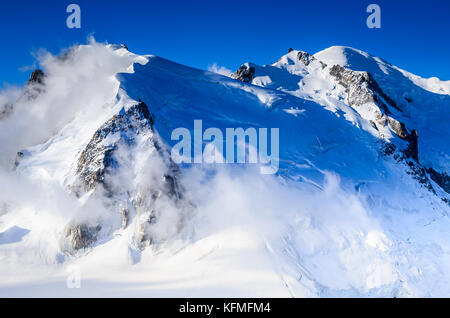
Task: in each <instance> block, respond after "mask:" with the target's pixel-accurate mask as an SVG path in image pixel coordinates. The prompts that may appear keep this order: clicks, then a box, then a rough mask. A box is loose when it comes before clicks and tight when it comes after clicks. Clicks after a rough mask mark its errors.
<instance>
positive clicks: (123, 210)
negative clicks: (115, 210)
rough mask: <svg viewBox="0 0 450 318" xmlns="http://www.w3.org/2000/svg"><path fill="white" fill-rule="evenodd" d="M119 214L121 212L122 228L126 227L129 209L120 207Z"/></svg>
mask: <svg viewBox="0 0 450 318" xmlns="http://www.w3.org/2000/svg"><path fill="white" fill-rule="evenodd" d="M120 214H122V228H123V229H124V228H126V227H127V226H128V222H129V220H130V211H129V210H128V209H127V208H121V209H120Z"/></svg>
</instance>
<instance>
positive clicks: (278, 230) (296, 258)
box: [0, 40, 450, 297]
mask: <svg viewBox="0 0 450 318" xmlns="http://www.w3.org/2000/svg"><path fill="white" fill-rule="evenodd" d="M38 62H39V65H40V67H41V69H40V70H35V71H34V72H33V73H32V75H31V78H30V80H29V82H28V83H27V84H26V85H25V87H24V88H23V89H18V88H7V89H4V90H3V91H2V92H1V93H0V147H1V149H2V152H1V154H0V186H1V189H2V191H0V295H1V296H52V295H53V296H75V297H76V296H84V297H86V296H95V295H98V294H99V293H101V294H102V295H104V296H118V295H120V296H185V297H195V296H226V297H230V296H236V297H244V296H287V297H292V296H293V297H316V296H320V297H343V296H383V297H409V296H449V295H450V241H449V240H448V238H449V237H450V219H449V213H450V177H449V176H450V166H449V165H448V162H449V160H448V159H449V154H450V144H449V142H448V138H446V136H447V135H448V133H449V123H450V121H449V118H448V114H449V112H448V109H447V108H448V105H449V104H450V96H449V94H448V90H447V88H448V87H447V86H448V84H447V83H445V82H441V81H439V80H438V79H429V80H426V79H422V78H419V77H418V76H416V75H413V74H410V73H408V72H406V71H403V70H400V69H398V68H397V67H395V66H392V65H390V64H389V63H387V62H385V61H383V60H381V59H379V58H376V57H373V56H371V55H369V54H368V53H365V52H362V51H359V50H355V49H352V48H346V47H332V48H329V49H327V50H324V51H322V52H319V53H317V54H314V55H311V54H309V53H306V52H302V51H296V50H290V51H289V52H288V53H287V54H286V55H284V56H283V57H281V58H280V59H279V60H278V61H277V62H276V63H274V64H272V65H264V66H259V65H256V64H253V63H245V64H243V65H242V66H241V67H239V69H238V70H237V71H236V72H235V73H233V74H230V73H229V72H228V71H227V70H225V69H224V68H221V67H218V66H217V65H215V64H214V65H213V66H211V67H210V68H209V71H210V72H206V71H202V70H197V69H193V68H189V67H187V66H183V65H180V64H177V63H174V62H171V61H168V60H165V59H163V58H160V57H156V56H153V55H146V56H140V55H136V54H133V53H131V52H130V51H128V49H127V47H126V46H125V45H109V44H102V43H96V42H95V41H94V40H91V41H90V43H89V44H88V45H78V46H74V47H72V48H70V49H68V50H66V51H65V53H63V54H61V55H58V56H53V55H51V54H49V53H42V54H40V55H39V58H38ZM221 74H223V75H226V76H223V75H221ZM195 120H202V122H203V124H204V128H205V129H206V128H216V130H218V131H223V132H225V131H227V129H228V128H238V127H242V128H248V127H257V128H267V129H270V128H278V129H279V138H280V140H279V157H280V158H279V159H280V165H279V170H278V172H277V174H275V175H263V174H260V169H259V168H260V167H259V165H258V164H219V163H216V164H208V163H192V164H176V163H175V162H174V161H173V160H172V158H171V156H170V153H171V147H172V146H173V145H174V144H175V143H176V141H174V140H172V138H171V137H172V132H173V131H174V129H176V128H179V127H183V128H185V129H186V130H187V131H189V132H190V133H191V135H192V136H194V135H195V134H198V131H196V130H195V129H194V121H195ZM210 141H211V140H210ZM201 142H202V143H203V144H202V146H203V147H206V146H207V144H208V141H207V140H206V138H204V139H202V140H201ZM73 273H76V274H77V275H75V277H77V279H79V282H78V283H79V284H78V285H77V284H75V285H77V286H79V287H81V288H71V286H72V284H70V283H68V280H70V279H73V277H74V276H73Z"/></svg>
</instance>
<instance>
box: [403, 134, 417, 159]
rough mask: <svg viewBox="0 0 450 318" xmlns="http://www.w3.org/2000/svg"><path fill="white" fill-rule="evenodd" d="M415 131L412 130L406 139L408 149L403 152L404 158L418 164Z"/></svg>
mask: <svg viewBox="0 0 450 318" xmlns="http://www.w3.org/2000/svg"><path fill="white" fill-rule="evenodd" d="M417 139H418V135H417V131H416V130H415V129H413V130H412V131H411V133H410V134H408V136H407V137H406V140H407V141H408V147H407V148H406V149H405V150H404V153H405V156H406V157H408V158H412V159H414V160H415V161H416V162H419V148H418V145H417Z"/></svg>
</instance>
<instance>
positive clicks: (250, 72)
mask: <svg viewBox="0 0 450 318" xmlns="http://www.w3.org/2000/svg"><path fill="white" fill-rule="evenodd" d="M232 77H233V78H234V79H237V80H239V81H241V82H244V83H250V82H251V81H252V80H253V79H254V78H255V67H254V66H251V65H249V64H244V65H241V66H240V67H239V68H238V70H237V71H236V72H234V73H233V75H232Z"/></svg>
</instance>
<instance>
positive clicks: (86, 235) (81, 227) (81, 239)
mask: <svg viewBox="0 0 450 318" xmlns="http://www.w3.org/2000/svg"><path fill="white" fill-rule="evenodd" d="M100 230H101V226H100V225H97V226H89V225H86V224H69V225H68V226H67V227H66V229H65V231H64V237H66V238H69V240H70V245H71V247H72V248H73V250H75V251H77V250H79V249H82V248H86V247H88V246H89V245H91V244H92V243H94V242H95V241H96V240H97V235H98V232H100Z"/></svg>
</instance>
